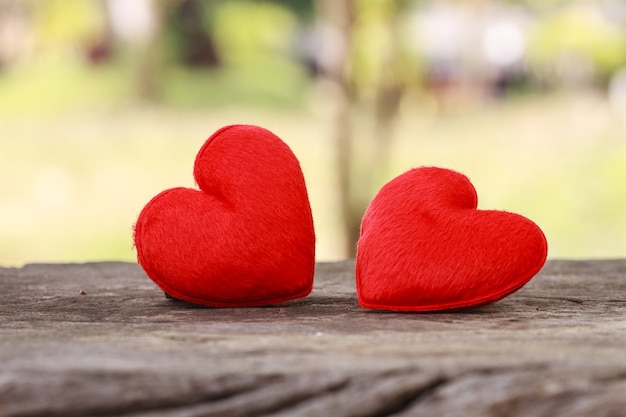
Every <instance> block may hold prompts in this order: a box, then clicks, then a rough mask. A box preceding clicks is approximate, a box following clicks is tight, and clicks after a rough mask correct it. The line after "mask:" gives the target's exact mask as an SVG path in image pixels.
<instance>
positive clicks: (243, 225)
mask: <svg viewBox="0 0 626 417" xmlns="http://www.w3.org/2000/svg"><path fill="white" fill-rule="evenodd" d="M194 178H195V180H196V183H197V184H198V186H199V188H200V190H196V189H190V188H172V189H169V190H166V191H163V192H161V193H160V194H158V195H157V196H156V197H154V198H153V199H152V200H151V201H150V202H149V203H148V204H147V205H146V206H145V207H144V209H143V210H142V212H141V214H140V215H139V218H138V220H137V223H136V225H135V234H134V240H135V246H136V248H137V259H138V262H139V264H140V265H141V266H142V267H143V269H144V270H145V272H146V273H147V275H148V276H149V277H150V278H151V279H152V280H153V281H154V282H155V283H156V284H157V285H158V286H159V287H161V289H163V291H165V293H166V294H168V295H170V296H171V297H174V298H177V299H180V300H185V301H190V302H192V303H197V304H203V305H207V306H213V307H245V306H260V305H267V304H276V303H280V302H283V301H287V300H291V299H294V298H299V297H303V296H305V295H307V294H308V293H309V292H310V291H311V287H312V285H313V273H314V269H315V233H314V230H313V218H312V215H311V207H310V205H309V198H308V195H307V191H306V186H305V183H304V176H303V174H302V170H301V168H300V164H299V162H298V160H297V159H296V157H295V155H294V154H293V152H292V151H291V149H289V147H288V146H287V145H286V144H285V143H284V142H283V141H281V140H280V139H279V138H278V137H277V136H276V135H274V134H273V133H271V132H269V131H267V130H265V129H263V128H260V127H256V126H248V125H235V126H227V127H224V128H222V129H220V130H218V131H217V132H215V133H214V134H213V135H212V136H211V137H210V138H209V139H208V140H207V141H206V143H205V144H204V146H202V148H201V149H200V151H199V153H198V155H197V157H196V161H195V165H194Z"/></svg>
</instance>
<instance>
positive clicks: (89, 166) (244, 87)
mask: <svg viewBox="0 0 626 417" xmlns="http://www.w3.org/2000/svg"><path fill="white" fill-rule="evenodd" d="M233 123H249V124H258V125H261V126H263V127H266V128H268V129H270V130H272V131H273V132H274V133H276V134H277V135H278V136H280V137H281V138H282V139H283V140H284V141H285V142H287V143H288V144H289V146H290V147H291V148H292V149H293V151H294V152H295V154H296V155H297V156H298V158H299V159H300V161H301V164H302V168H303V170H304V174H305V178H306V180H307V185H308V189H309V193H310V198H311V204H312V209H313V215H314V220H315V225H316V233H317V245H318V246H317V255H318V256H317V258H318V260H320V261H325V260H335V259H342V258H346V257H350V256H353V251H354V245H355V239H356V236H355V234H356V233H357V232H358V224H359V221H360V216H361V215H362V212H363V210H364V209H365V207H366V205H367V203H368V202H369V200H370V199H371V198H372V197H373V195H374V194H375V193H376V191H377V190H378V188H379V187H380V186H382V185H383V184H384V183H385V182H387V181H389V180H390V179H391V178H393V177H394V176H396V175H399V174H400V173H402V172H404V171H406V170H407V169H409V168H412V167H418V166H424V165H427V166H428V165H430V166H433V165H434V166H441V167H447V168H451V169H455V170H458V171H461V172H463V173H464V174H466V175H467V176H468V177H469V178H470V179H471V180H472V182H473V184H474V186H475V187H476V189H477V191H478V195H479V208H482V209H501V210H507V211H513V212H518V213H520V214H522V215H524V216H526V217H529V218H530V219H532V220H534V221H535V222H536V223H537V224H539V225H540V227H542V229H543V230H544V232H545V233H546V236H547V238H548V242H549V247H550V249H549V256H550V257H551V258H598V257H603V258H611V257H626V2H623V1H621V0H613V1H611V0H605V1H600V0H597V1H558V0H551V1H547V0H518V1H514V0H509V1H506V0H499V1H498V0H472V1H470V0H467V1H461V0H456V1H454V0H449V1H443V0H442V1H427V0H403V1H389V0H308V1H307V0H282V1H280V0H273V1H270V0H263V1H254V0H228V1H225V0H207V1H202V0H170V1H166V0H133V1H124V0H47V1H37V0H30V1H29V0H0V173H1V178H0V265H5V266H6V265H20V264H23V263H26V262H42V261H46V262H48V261H52V262H80V261H92V260H134V259H135V253H134V251H133V247H132V226H133V223H134V222H135V220H136V217H137V215H138V214H139V212H140V210H141V209H142V207H143V205H144V204H145V203H147V202H148V200H149V199H150V198H152V197H153V196H154V195H155V194H157V193H158V192H159V191H161V190H163V189H166V188H169V187H174V186H189V187H193V186H194V183H193V177H192V168H193V161H194V158H195V155H196V152H197V151H198V150H199V148H200V146H201V145H202V144H203V143H204V141H205V140H206V138H207V137H208V136H210V135H211V134H212V133H213V132H214V131H215V130H217V129H218V128H220V127H221V126H224V125H228V124H233Z"/></svg>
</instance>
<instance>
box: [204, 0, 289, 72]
mask: <svg viewBox="0 0 626 417" xmlns="http://www.w3.org/2000/svg"><path fill="white" fill-rule="evenodd" d="M213 19H214V21H213V24H212V26H213V31H214V36H215V39H216V41H217V42H218V43H219V45H220V48H221V51H222V54H223V55H224V56H225V57H226V58H227V59H231V60H237V59H238V58H239V57H240V56H241V55H251V54H268V53H270V54H276V53H282V54H285V53H288V52H289V51H290V49H291V47H292V46H293V45H292V42H293V39H294V38H295V35H296V29H297V23H298V22H297V18H296V16H295V15H294V14H293V13H291V12H290V11H289V10H287V9H286V8H284V7H281V6H279V5H277V4H275V3H270V2H260V1H245V0H233V1H228V2H224V3H221V4H220V5H219V6H218V7H217V8H216V9H215V11H214V14H213Z"/></svg>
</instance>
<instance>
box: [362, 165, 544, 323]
mask: <svg viewBox="0 0 626 417" xmlns="http://www.w3.org/2000/svg"><path fill="white" fill-rule="evenodd" d="M477 203H478V198H477V195H476V190H475V189H474V187H473V186H472V184H471V183H470V181H469V179H468V178H467V177H465V176H464V175H462V174H460V173H458V172H454V171H451V170H447V169H443V168H434V167H428V168H418V169H412V170H410V171H408V172H406V173H404V174H402V175H400V176H398V177H396V178H395V179H393V180H391V181H390V182H389V183H387V184H385V185H384V186H383V187H382V188H381V190H380V191H379V192H378V194H377V195H376V197H375V198H374V199H373V200H372V202H371V203H370V205H369V207H368V209H367V211H366V213H365V215H364V217H363V221H362V223H361V237H360V239H359V243H358V248H357V259H356V282H357V295H358V300H359V304H360V305H361V306H363V307H366V308H373V309H381V310H397V311H437V310H449V309H457V308H463V307H471V306H478V305H482V304H487V303H491V302H494V301H497V300H499V299H501V298H503V297H506V296H507V295H509V294H511V293H513V292H515V291H517V290H518V289H520V288H521V287H522V286H523V285H524V284H526V283H527V282H528V281H529V280H530V279H531V278H532V277H533V276H534V275H535V274H536V273H537V272H539V270H540V269H541V267H542V266H543V264H544V263H545V260H546V257H547V253H548V245H547V242H546V238H545V236H544V234H543V232H542V231H541V229H540V228H539V227H538V226H537V225H536V224H535V223H533V222H532V221H530V220H528V219H527V218H525V217H522V216H520V215H518V214H513V213H508V212H504V211H495V210H477V209H476V207H477Z"/></svg>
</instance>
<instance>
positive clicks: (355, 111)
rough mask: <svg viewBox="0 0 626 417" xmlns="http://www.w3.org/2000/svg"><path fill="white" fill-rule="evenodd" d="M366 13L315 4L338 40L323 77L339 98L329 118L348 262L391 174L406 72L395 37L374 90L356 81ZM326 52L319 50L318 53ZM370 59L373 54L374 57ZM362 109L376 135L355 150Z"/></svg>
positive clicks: (329, 1) (331, 0) (352, 1)
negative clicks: (376, 197)
mask: <svg viewBox="0 0 626 417" xmlns="http://www.w3.org/2000/svg"><path fill="white" fill-rule="evenodd" d="M390 3H393V2H390ZM365 7H368V6H367V3H365V2H358V0H316V12H317V14H318V19H320V20H321V21H322V22H323V25H330V27H332V29H333V32H334V33H335V34H336V35H339V36H338V37H337V38H336V39H334V45H332V47H333V48H334V53H332V54H330V55H331V56H335V57H336V59H335V60H334V61H332V62H327V63H326V66H325V67H323V68H322V74H323V75H324V76H326V77H327V78H328V79H329V80H330V81H332V83H333V84H334V85H335V86H336V87H337V92H338V93H337V98H336V100H337V103H336V106H334V107H333V108H335V109H336V110H335V115H334V118H333V123H334V135H335V138H334V139H335V142H334V143H335V153H336V163H337V167H336V169H337V174H338V183H339V202H340V209H341V216H342V224H343V233H344V236H345V239H346V245H345V248H344V251H345V253H344V255H346V256H348V257H352V256H354V255H355V253H356V246H357V242H358V239H359V235H360V227H361V219H362V217H363V214H364V212H365V210H366V208H367V206H368V204H369V202H370V201H371V198H372V197H373V195H374V193H375V192H376V187H377V186H378V184H379V183H380V180H381V178H384V177H385V175H386V174H387V173H388V172H389V162H390V157H391V148H392V144H393V141H392V139H393V127H394V122H395V119H396V115H397V113H398V109H399V106H400V102H401V99H402V96H403V94H404V92H405V90H406V82H405V81H406V80H405V79H403V77H402V76H400V72H401V71H403V70H404V69H405V68H403V67H402V64H403V63H402V62H401V58H400V51H399V48H398V47H397V44H398V39H397V38H396V37H393V39H392V42H391V45H390V47H389V48H388V50H387V51H384V52H385V53H380V54H378V55H379V56H378V55H377V56H375V57H374V60H375V61H376V65H377V66H378V67H379V70H380V72H381V74H382V75H381V76H379V77H378V78H376V81H374V83H373V84H374V85H373V86H372V85H367V87H365V85H364V83H363V82H361V81H360V80H358V79H357V76H356V75H355V67H356V66H357V65H359V64H358V62H356V61H357V60H356V59H355V53H354V52H355V50H354V48H355V39H354V37H355V31H356V30H357V27H356V24H357V18H358V15H359V13H360V12H362V11H363V10H362V9H363V8H365ZM387 7H390V9H389V10H391V12H390V13H389V16H383V17H382V18H383V19H387V21H386V24H388V26H389V27H388V29H389V31H390V32H391V33H394V34H395V33H396V31H394V28H393V25H394V23H395V18H396V17H397V16H398V14H399V12H400V10H399V7H397V6H396V5H394V4H391V6H387ZM359 29H363V28H359ZM365 30H367V28H365ZM322 45H324V42H322ZM361 47H362V45H361ZM366 47H367V46H366ZM325 52H327V51H324V48H323V47H322V51H320V53H322V54H324V53H325ZM371 53H372V54H377V51H372V52H371ZM371 87H373V89H374V91H375V94H374V97H373V98H367V97H368V96H367V94H365V93H364V91H362V90H365V88H371ZM364 107H365V108H371V109H372V110H373V112H372V114H373V122H374V129H373V131H372V132H370V134H369V135H365V136H363V135H361V136H360V137H359V141H360V143H359V144H357V143H356V141H355V130H356V129H355V125H356V123H358V122H359V120H358V118H359V116H361V118H362V117H363V115H362V114H360V113H359V109H360V108H364ZM365 141H368V142H367V143H365ZM357 145H358V148H357ZM357 150H358V151H359V152H356V151H357Z"/></svg>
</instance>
